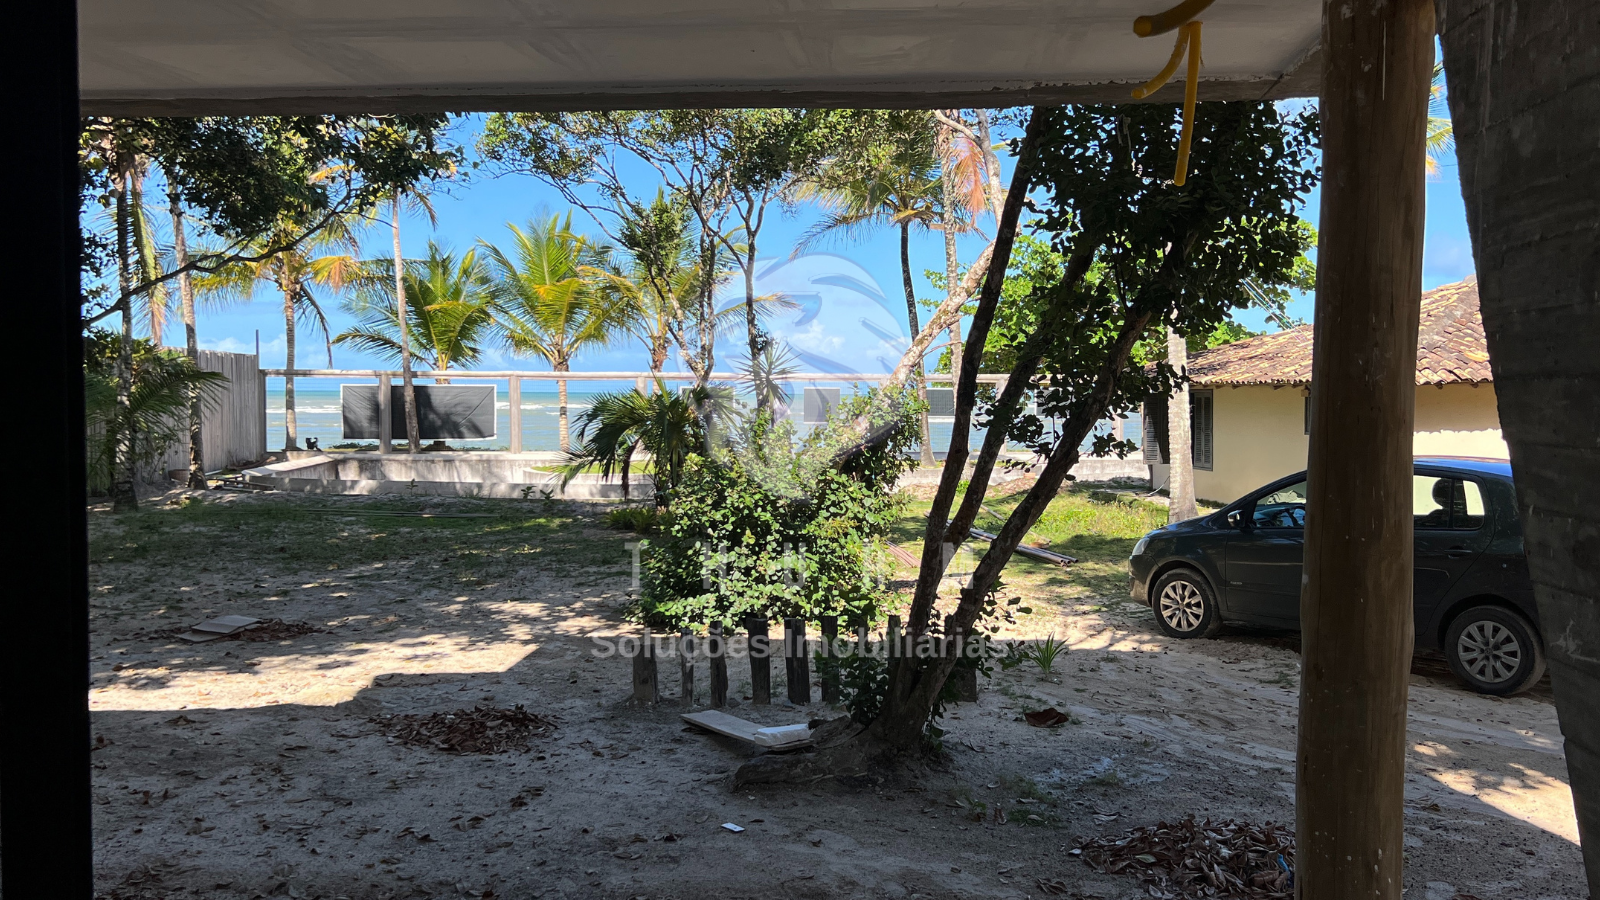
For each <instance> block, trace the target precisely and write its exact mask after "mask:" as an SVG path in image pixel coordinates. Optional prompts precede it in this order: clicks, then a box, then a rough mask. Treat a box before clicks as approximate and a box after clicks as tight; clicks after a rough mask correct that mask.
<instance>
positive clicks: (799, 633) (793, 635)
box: [783, 619, 811, 706]
mask: <svg viewBox="0 0 1600 900" xmlns="http://www.w3.org/2000/svg"><path fill="white" fill-rule="evenodd" d="M783 671H784V675H785V677H787V679H788V681H789V702H790V703H794V704H797V705H800V706H804V705H806V704H807V703H810V702H811V657H810V656H808V655H807V654H806V620H805V619H784V620H783Z"/></svg>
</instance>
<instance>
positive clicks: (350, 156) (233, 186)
mask: <svg viewBox="0 0 1600 900" xmlns="http://www.w3.org/2000/svg"><path fill="white" fill-rule="evenodd" d="M446 123H447V118H446V117H444V116H432V115H425V116H209V117H200V118H145V119H137V118H134V119H125V118H92V119H87V120H85V123H84V131H83V139H82V141H81V144H80V153H79V164H80V170H81V172H82V196H83V204H84V206H85V207H86V208H100V209H105V210H110V209H111V208H112V207H114V205H115V199H116V198H115V194H116V189H115V184H114V180H115V178H114V176H115V173H116V170H117V166H118V156H119V155H128V156H133V157H137V158H138V159H139V160H141V162H142V163H143V164H144V165H147V166H153V167H154V168H156V169H159V170H160V171H161V172H162V174H163V176H164V178H165V180H166V185H167V190H168V191H169V192H170V193H173V194H176V195H177V196H178V197H179V199H180V200H181V202H182V204H183V205H184V206H185V207H186V208H187V209H188V210H189V214H190V215H191V216H192V217H193V218H194V219H195V220H196V221H197V222H199V223H200V224H201V226H202V228H203V229H204V231H205V232H206V233H208V234H209V235H212V236H214V237H215V238H216V240H215V241H212V242H211V245H212V246H211V247H210V249H209V250H207V251H206V252H204V253H196V254H194V256H193V258H192V259H191V260H190V262H189V268H190V270H192V271H201V272H210V271H216V270H217V269H218V268H220V267H222V266H223V265H226V264H228V263H229V262H233V261H236V260H238V259H240V258H251V257H256V256H259V255H261V252H262V250H263V248H262V247H261V245H260V239H261V238H262V237H264V236H265V235H267V234H268V233H269V232H276V233H277V234H278V236H279V238H280V240H279V242H278V243H276V244H274V245H273V246H271V247H267V248H265V249H266V250H268V251H276V250H277V249H286V248H288V247H290V246H292V245H293V244H294V243H296V242H297V241H298V240H303V239H305V238H306V237H308V236H310V235H311V234H313V233H315V232H316V231H318V230H320V229H321V228H322V227H323V226H324V225H326V224H327V223H329V222H331V221H334V220H336V219H338V218H340V217H342V216H347V215H349V214H351V213H354V212H357V211H360V210H365V209H369V208H371V207H372V206H373V205H374V204H375V203H377V202H378V201H379V200H381V199H382V198H383V197H384V196H385V195H386V194H387V193H390V192H392V191H393V190H394V189H395V188H396V187H405V186H409V185H412V184H415V183H416V182H417V181H419V180H423V179H425V178H428V177H431V176H433V175H434V174H436V173H438V172H440V171H443V170H447V169H449V168H452V167H453V165H454V160H455V159H456V158H457V157H458V156H459V151H457V150H454V149H452V148H449V147H446V146H444V145H443V143H442V141H441V135H442V134H443V129H444V126H445V125H446ZM86 244H87V245H88V246H89V247H90V248H91V253H90V254H88V256H87V257H86V262H85V265H86V267H87V271H86V275H88V276H89V277H88V279H87V280H88V281H89V282H90V283H91V287H92V286H93V285H94V284H95V283H97V282H99V281H100V280H101V279H102V278H103V277H104V274H105V272H106V271H107V270H108V269H109V264H110V262H111V259H112V256H113V253H114V247H113V246H112V242H110V241H108V240H106V239H105V238H104V236H102V235H99V234H97V233H90V234H88V235H86ZM177 274H178V273H177V271H176V270H175V269H169V270H168V271H165V272H151V273H148V274H147V277H146V278H144V279H141V280H140V281H139V283H137V284H134V285H131V286H130V288H129V289H128V290H127V291H126V292H125V293H127V294H130V295H135V294H143V293H145V292H147V291H149V290H150V289H151V288H152V287H154V286H155V284H157V283H160V282H164V281H165V280H167V279H169V278H172V277H175V276H176V275H177ZM100 293H101V295H102V296H103V297H104V298H105V303H106V305H107V306H116V305H117V303H118V302H120V300H121V299H122V297H121V295H119V294H117V293H116V292H114V291H113V292H110V293H109V294H108V293H107V292H105V291H102V292H100Z"/></svg>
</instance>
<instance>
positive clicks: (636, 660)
mask: <svg viewBox="0 0 1600 900" xmlns="http://www.w3.org/2000/svg"><path fill="white" fill-rule="evenodd" d="M633 702H635V703H659V702H661V685H660V682H659V681H658V680H657V677H656V653H655V646H654V636H653V635H651V634H650V632H649V631H646V632H645V633H644V634H643V635H641V636H640V638H639V649H638V650H636V651H634V654H633Z"/></svg>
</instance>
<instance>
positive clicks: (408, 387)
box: [390, 190, 422, 453]
mask: <svg viewBox="0 0 1600 900" xmlns="http://www.w3.org/2000/svg"><path fill="white" fill-rule="evenodd" d="M390 218H391V219H392V221H391V222H390V226H391V228H392V230H393V231H394V302H395V315H396V316H397V317H398V318H399V322H400V385H401V387H400V395H401V401H400V402H401V403H403V404H405V411H406V449H407V450H409V451H410V452H412V453H420V452H422V428H421V426H419V425H418V424H417V387H416V382H415V379H414V378H412V375H411V337H410V335H409V334H407V331H406V280H405V258H404V257H402V256H401V255H400V192H399V191H398V190H396V191H395V194H394V214H393V215H392V216H391V217H390Z"/></svg>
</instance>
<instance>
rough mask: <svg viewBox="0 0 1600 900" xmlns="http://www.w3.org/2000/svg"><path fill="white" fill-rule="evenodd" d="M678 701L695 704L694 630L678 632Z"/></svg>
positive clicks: (685, 704) (687, 705)
mask: <svg viewBox="0 0 1600 900" xmlns="http://www.w3.org/2000/svg"><path fill="white" fill-rule="evenodd" d="M678 702H679V703H682V704H683V705H684V707H686V708H687V707H690V706H694V632H692V631H690V630H689V629H688V628H687V627H685V628H683V629H682V630H681V631H679V632H678Z"/></svg>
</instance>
